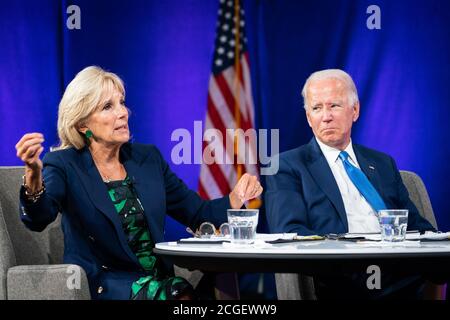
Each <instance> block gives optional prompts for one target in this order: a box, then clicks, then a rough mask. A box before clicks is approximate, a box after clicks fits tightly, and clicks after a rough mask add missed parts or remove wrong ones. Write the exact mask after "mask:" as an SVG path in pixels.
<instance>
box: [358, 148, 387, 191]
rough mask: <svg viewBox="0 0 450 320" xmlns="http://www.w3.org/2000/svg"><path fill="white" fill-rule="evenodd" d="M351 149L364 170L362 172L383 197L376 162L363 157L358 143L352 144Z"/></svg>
mask: <svg viewBox="0 0 450 320" xmlns="http://www.w3.org/2000/svg"><path fill="white" fill-rule="evenodd" d="M353 151H355V155H356V159H357V160H358V164H359V167H360V168H361V170H362V172H364V174H365V175H366V177H367V178H368V179H369V181H370V183H372V185H373V186H374V188H375V189H376V190H377V191H378V193H379V194H380V196H381V197H383V196H382V195H383V191H382V190H383V189H382V188H381V184H380V179H379V176H378V172H377V166H376V164H375V163H374V162H373V161H371V160H368V159H367V158H366V157H364V155H363V154H362V152H361V150H360V149H359V147H358V145H356V144H354V145H353Z"/></svg>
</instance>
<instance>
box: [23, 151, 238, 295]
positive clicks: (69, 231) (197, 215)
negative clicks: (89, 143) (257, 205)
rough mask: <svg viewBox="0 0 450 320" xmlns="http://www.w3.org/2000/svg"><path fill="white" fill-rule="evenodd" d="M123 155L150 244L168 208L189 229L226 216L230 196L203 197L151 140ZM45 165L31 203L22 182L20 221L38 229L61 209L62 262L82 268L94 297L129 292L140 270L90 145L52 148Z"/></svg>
mask: <svg viewBox="0 0 450 320" xmlns="http://www.w3.org/2000/svg"><path fill="white" fill-rule="evenodd" d="M120 161H121V162H122V163H123V165H124V166H125V169H126V171H127V174H128V176H129V177H130V178H131V179H132V182H133V184H134V186H135V189H136V192H137V194H138V197H139V199H140V201H141V203H142V206H143V207H144V211H145V213H144V214H145V217H146V219H147V224H148V226H149V229H150V234H151V236H152V239H153V241H154V242H155V243H157V242H161V241H163V240H164V221H165V215H166V213H167V214H169V215H170V216H172V217H173V218H174V219H176V220H177V221H179V222H180V223H182V224H184V225H187V226H189V227H191V229H192V230H195V229H196V228H197V227H198V226H199V224H201V223H202V222H203V221H210V222H212V223H214V224H215V225H220V224H221V223H222V222H224V221H226V220H227V218H226V209H228V208H230V202H229V198H228V196H225V197H223V198H220V199H216V200H212V201H204V200H202V199H201V198H200V197H199V196H198V195H197V193H195V192H194V191H192V190H190V189H188V187H187V186H186V185H185V184H184V183H183V181H181V180H180V179H179V178H178V177H177V176H176V175H175V174H174V173H173V172H172V171H171V170H170V168H169V166H168V164H167V162H166V161H165V160H164V159H163V158H162V155H161V153H160V152H159V150H158V149H157V148H156V147H154V146H151V145H143V144H131V143H126V144H124V145H123V146H122V147H121V150H120ZM43 164H44V169H43V178H44V183H45V187H46V192H45V193H44V195H43V196H42V197H41V198H40V199H39V200H38V201H37V202H36V203H35V204H30V203H29V202H27V201H25V198H24V189H23V187H22V189H21V200H20V201H21V212H20V217H21V219H22V221H23V223H24V224H25V225H26V226H27V227H28V228H29V229H31V230H34V231H42V230H44V229H45V227H46V226H47V225H48V224H50V223H51V222H52V221H54V220H55V218H56V216H57V214H58V212H61V213H62V222H61V225H62V230H63V233H64V262H65V263H73V264H77V265H79V266H81V267H82V268H83V269H84V270H85V271H86V273H87V277H88V282H89V288H90V292H91V296H92V298H93V299H129V298H130V289H131V284H132V283H133V281H135V280H137V279H138V278H139V277H140V276H144V275H145V272H144V270H143V269H142V267H141V265H140V264H139V261H138V259H137V257H136V255H134V254H133V252H132V251H131V249H130V247H129V246H128V244H127V239H126V236H125V233H124V231H123V229H122V224H121V221H120V218H119V216H118V214H117V212H116V209H115V208H114V205H113V203H112V201H111V199H110V198H109V195H108V192H107V188H106V185H105V183H104V182H103V180H102V178H101V176H100V173H99V171H98V170H97V167H96V166H95V164H94V161H93V159H92V156H91V153H90V152H89V149H88V148H87V147H85V148H83V149H81V150H76V149H74V148H70V149H65V150H60V151H54V152H49V153H47V154H46V155H45V157H44V159H43ZM160 268H161V269H162V271H163V272H166V273H167V274H171V273H172V272H173V271H172V268H171V265H170V264H169V263H167V262H164V261H163V263H161V265H160ZM100 287H101V289H100V290H99V288H100Z"/></svg>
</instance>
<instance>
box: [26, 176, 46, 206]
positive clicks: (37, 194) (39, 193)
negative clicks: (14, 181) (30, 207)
mask: <svg viewBox="0 0 450 320" xmlns="http://www.w3.org/2000/svg"><path fill="white" fill-rule="evenodd" d="M22 179H23V182H22V186H23V187H24V189H25V197H26V198H27V200H28V201H31V202H33V203H35V202H36V201H38V200H39V198H40V197H41V196H42V195H43V194H44V192H45V185H44V182H42V188H41V189H39V190H38V191H36V192H34V193H33V192H30V187H28V186H27V184H26V175H23V176H22Z"/></svg>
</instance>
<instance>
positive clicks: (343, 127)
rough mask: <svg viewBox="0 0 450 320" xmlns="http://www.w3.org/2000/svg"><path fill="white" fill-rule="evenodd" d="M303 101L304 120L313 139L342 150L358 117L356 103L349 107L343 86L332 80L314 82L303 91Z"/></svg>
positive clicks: (346, 91) (345, 89)
mask: <svg viewBox="0 0 450 320" xmlns="http://www.w3.org/2000/svg"><path fill="white" fill-rule="evenodd" d="M306 102H307V106H308V107H307V110H306V118H307V119H308V123H309V126H310V127H311V128H312V130H313V133H314V135H315V136H316V138H317V139H319V140H320V141H321V142H323V143H324V144H326V145H328V146H330V147H334V148H337V149H340V150H344V149H345V148H346V147H347V145H348V144H349V142H350V135H351V131H352V124H353V122H354V121H356V119H358V116H359V103H356V104H355V105H354V106H352V105H350V101H349V99H348V88H347V87H346V85H345V83H344V82H342V81H341V80H338V79H333V78H330V79H322V80H316V81H313V82H311V83H310V84H309V86H308V90H307V91H306Z"/></svg>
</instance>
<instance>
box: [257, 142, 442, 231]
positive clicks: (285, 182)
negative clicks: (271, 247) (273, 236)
mask: <svg viewBox="0 0 450 320" xmlns="http://www.w3.org/2000/svg"><path fill="white" fill-rule="evenodd" d="M353 150H354V151H355V154H356V158H357V160H358V163H359V165H360V167H361V170H362V171H363V172H364V173H365V175H366V176H367V177H368V179H369V180H370V182H371V183H372V184H373V186H374V187H375V189H376V190H377V191H378V193H379V194H380V196H381V197H382V198H383V200H384V202H385V204H386V206H387V208H389V209H408V210H409V216H408V230H420V231H425V230H434V228H433V227H432V225H431V224H430V223H429V222H428V221H427V220H426V219H424V218H422V217H421V216H420V214H419V212H418V210H417V208H416V206H415V205H414V204H413V203H412V202H411V200H410V199H409V195H408V191H407V190H406V187H405V185H404V184H403V181H402V179H401V176H400V173H399V171H398V169H397V166H396V164H395V161H394V159H393V158H392V157H390V156H388V155H387V154H384V153H381V152H378V151H375V150H372V149H369V148H366V147H363V146H361V145H357V144H353ZM279 161H280V163H279V171H278V173H277V174H276V175H273V176H267V177H266V183H267V191H266V194H265V200H266V211H267V212H266V214H267V219H268V225H269V229H270V231H271V232H273V233H279V232H296V233H298V234H299V235H312V234H319V235H324V234H327V233H346V232H348V221H347V215H346V213H345V208H344V202H343V201H342V197H341V194H340V191H339V188H338V186H337V183H336V180H335V179H334V176H333V173H332V171H331V168H330V166H329V165H328V162H327V160H326V158H325V156H324V155H323V153H322V151H321V149H320V147H319V145H318V143H317V141H316V139H315V138H312V139H311V141H310V142H309V143H308V144H306V145H303V146H300V147H298V148H296V149H292V150H289V151H287V152H283V153H281V154H280V155H279Z"/></svg>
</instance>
